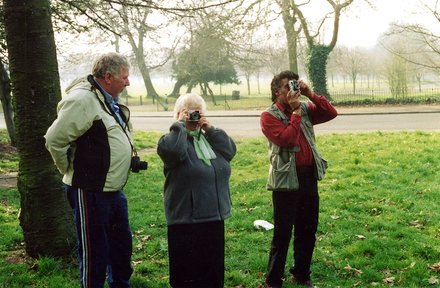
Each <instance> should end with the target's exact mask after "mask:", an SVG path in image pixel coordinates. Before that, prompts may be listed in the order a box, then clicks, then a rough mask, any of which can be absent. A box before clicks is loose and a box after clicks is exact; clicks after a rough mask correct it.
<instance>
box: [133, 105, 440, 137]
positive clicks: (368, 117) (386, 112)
mask: <svg viewBox="0 0 440 288" xmlns="http://www.w3.org/2000/svg"><path fill="white" fill-rule="evenodd" d="M337 110H338V113H339V115H338V117H336V119H334V120H332V121H330V122H327V123H324V124H320V125H316V126H315V131H316V134H317V135H319V134H326V133H349V132H368V131H415V130H421V131H438V132H440V104H439V105H411V106H410V105H402V106H392V107H390V106H374V107H337ZM261 112H262V110H238V111H237V110H234V111H230V110H229V111H208V113H207V114H208V115H207V116H208V117H209V120H210V122H211V123H212V125H214V126H218V127H221V128H223V129H224V130H226V132H228V134H229V135H231V136H232V137H256V136H262V135H263V134H262V133H261V129H260V123H259V120H260V119H259V117H260V114H261ZM172 115H173V113H172V112H133V113H132V122H133V125H134V127H135V129H141V130H147V131H151V130H152V131H160V132H164V133H165V132H167V131H168V128H169V127H170V125H171V124H172V123H173V121H174V119H173V116H172Z"/></svg>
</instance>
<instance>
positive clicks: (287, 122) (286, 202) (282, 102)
mask: <svg viewBox="0 0 440 288" xmlns="http://www.w3.org/2000/svg"><path fill="white" fill-rule="evenodd" d="M292 80H294V81H293V82H294V83H291V84H292V85H290V86H289V81H292ZM271 92H272V102H273V104H272V106H271V107H270V108H268V109H267V110H266V111H265V112H263V113H262V114H261V119H260V124H261V129H262V131H263V134H264V135H265V136H266V137H267V139H268V140H269V144H270V149H271V157H270V161H271V163H270V164H271V166H270V171H269V172H270V173H269V180H268V186H267V189H268V190H271V191H272V202H273V215H274V224H275V228H274V232H273V238H272V244H271V249H270V253H269V264H268V272H267V275H266V282H265V287H281V286H282V283H283V278H284V267H285V264H286V257H287V252H288V249H289V243H290V239H291V236H292V230H293V229H294V242H293V244H294V245H293V246H294V263H293V265H292V268H291V269H290V273H291V274H292V275H293V281H294V283H296V284H297V285H302V286H307V287H313V284H312V281H311V279H310V274H311V271H310V264H311V260H312V254H313V250H314V247H315V240H316V237H315V234H316V230H317V227H318V213H319V195H318V184H317V181H318V180H320V179H322V178H323V177H324V174H325V169H326V168H327V164H326V161H325V160H324V159H323V158H322V157H321V155H320V154H319V152H318V150H317V148H316V143H315V135H314V130H313V125H316V124H320V123H324V122H327V121H329V120H331V119H333V118H335V117H336V116H337V112H336V110H335V108H334V107H333V106H332V105H331V104H330V102H329V101H328V100H327V99H326V98H325V97H324V96H319V95H317V94H315V93H314V92H313V91H312V90H311V89H310V88H309V86H307V84H306V83H305V82H304V81H302V80H299V81H298V75H297V74H295V73H293V72H291V71H284V72H281V73H280V74H278V75H275V76H274V78H273V79H272V82H271ZM301 95H303V96H305V97H307V98H308V99H309V101H307V102H301V101H300V96H301ZM286 155H287V156H286ZM277 156H278V157H277ZM283 158H284V159H283ZM280 167H284V168H286V169H284V170H283V169H280ZM282 170H283V171H284V172H283V171H282ZM283 173H288V174H283ZM283 176H284V177H283ZM286 179H288V180H286Z"/></svg>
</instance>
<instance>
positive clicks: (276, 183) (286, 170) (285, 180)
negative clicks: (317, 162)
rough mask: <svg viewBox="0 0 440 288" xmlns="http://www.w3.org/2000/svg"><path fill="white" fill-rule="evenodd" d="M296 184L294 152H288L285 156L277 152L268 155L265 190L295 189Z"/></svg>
mask: <svg viewBox="0 0 440 288" xmlns="http://www.w3.org/2000/svg"><path fill="white" fill-rule="evenodd" d="M283 156H284V157H283ZM298 186H299V184H298V177H297V175H296V168H295V155H294V153H289V155H287V156H286V154H284V155H283V154H279V153H276V154H275V153H274V154H272V155H271V156H270V167H269V177H268V181H267V185H266V188H267V190H272V191H273V190H277V191H282V190H297V189H298Z"/></svg>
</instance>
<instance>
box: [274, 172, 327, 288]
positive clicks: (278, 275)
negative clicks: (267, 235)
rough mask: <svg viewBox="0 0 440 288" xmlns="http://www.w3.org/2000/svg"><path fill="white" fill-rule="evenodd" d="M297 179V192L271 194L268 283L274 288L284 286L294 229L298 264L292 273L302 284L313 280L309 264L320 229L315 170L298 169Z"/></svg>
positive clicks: (294, 246) (295, 258)
mask: <svg viewBox="0 0 440 288" xmlns="http://www.w3.org/2000/svg"><path fill="white" fill-rule="evenodd" d="M297 175H298V181H299V189H298V190H296V191H273V192H272V203H273V214H274V224H275V228H274V232H273V238H272V244H271V249H270V254H269V265H268V273H267V277H266V282H267V283H268V284H269V285H271V286H281V285H282V283H283V278H284V267H285V264H286V257H287V252H288V249H289V243H290V239H291V236H292V229H293V227H294V243H293V251H294V260H295V261H294V266H293V267H292V268H291V269H290V273H292V274H293V275H294V276H295V278H296V279H297V280H299V281H306V280H309V279H310V264H311V261H312V255H313V250H314V248H315V240H316V237H315V234H316V230H317V227H318V214H319V195H318V183H317V180H316V176H315V171H314V169H313V167H303V169H298V172H297Z"/></svg>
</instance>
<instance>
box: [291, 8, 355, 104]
mask: <svg viewBox="0 0 440 288" xmlns="http://www.w3.org/2000/svg"><path fill="white" fill-rule="evenodd" d="M353 1H354V0H345V1H335V0H326V1H322V2H325V3H327V4H329V5H330V7H331V10H330V12H328V13H326V14H324V15H323V16H322V18H321V20H320V22H319V24H318V26H317V27H316V28H314V31H312V29H313V27H312V25H311V22H310V21H308V20H307V17H306V15H305V14H304V12H303V6H304V5H306V4H308V3H309V2H310V1H305V2H302V3H299V1H298V0H290V1H289V2H288V5H287V4H286V5H284V6H283V9H291V10H292V11H293V13H294V14H292V15H294V16H292V17H294V19H295V20H298V21H299V23H300V26H301V32H302V33H303V35H304V36H305V39H306V43H307V50H308V62H307V63H306V66H307V70H308V74H309V77H310V81H311V83H312V85H313V88H314V90H315V91H316V92H317V93H319V94H322V95H325V96H326V97H330V95H329V93H328V91H327V75H326V65H327V60H328V57H329V54H330V52H331V51H332V50H333V48H334V47H335V45H336V43H337V39H338V34H339V24H340V16H341V13H342V12H343V11H344V9H345V8H347V7H348V6H349V5H351V4H352V3H353ZM283 3H284V2H283ZM328 19H333V26H332V37H331V40H330V43H329V44H322V43H320V41H319V37H320V34H321V32H322V30H323V29H324V28H325V25H324V24H325V22H326V21H327V20H328ZM298 31H299V29H298V30H296V33H298Z"/></svg>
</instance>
